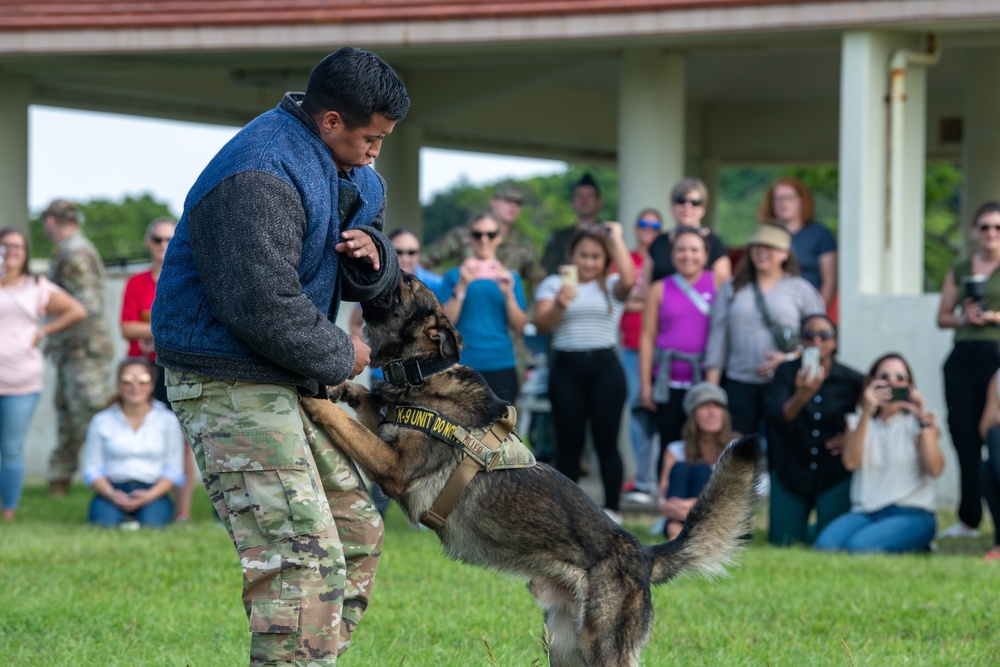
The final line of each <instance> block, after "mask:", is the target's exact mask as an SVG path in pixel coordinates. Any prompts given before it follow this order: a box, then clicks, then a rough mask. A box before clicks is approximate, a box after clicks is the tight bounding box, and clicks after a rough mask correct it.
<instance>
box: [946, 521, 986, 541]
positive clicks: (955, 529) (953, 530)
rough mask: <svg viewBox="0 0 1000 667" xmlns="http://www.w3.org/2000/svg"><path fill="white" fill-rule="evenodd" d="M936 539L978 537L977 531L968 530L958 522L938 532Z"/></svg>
mask: <svg viewBox="0 0 1000 667" xmlns="http://www.w3.org/2000/svg"><path fill="white" fill-rule="evenodd" d="M937 537H938V538H942V537H979V529H978V528H969V527H968V526H966V525H965V524H964V523H962V522H961V521H959V522H957V523H955V524H953V525H951V526H948V527H947V528H945V529H944V530H942V531H941V532H939V533H938V534H937Z"/></svg>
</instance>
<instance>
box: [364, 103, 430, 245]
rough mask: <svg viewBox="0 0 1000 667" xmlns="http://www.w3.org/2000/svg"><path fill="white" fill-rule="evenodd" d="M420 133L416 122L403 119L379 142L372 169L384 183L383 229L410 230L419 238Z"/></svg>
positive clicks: (420, 226) (420, 216) (421, 141)
mask: <svg viewBox="0 0 1000 667" xmlns="http://www.w3.org/2000/svg"><path fill="white" fill-rule="evenodd" d="M422 143H423V130H422V128H421V126H420V123H419V122H418V121H416V120H408V119H406V118H404V119H403V120H401V121H400V122H399V123H397V124H396V127H395V129H393V131H392V133H391V134H390V135H389V136H387V137H386V138H385V141H383V142H382V150H381V152H380V153H379V156H378V158H377V159H376V160H375V170H376V171H377V172H378V173H379V174H380V175H381V176H382V178H384V179H385V181H386V200H385V229H386V231H389V230H392V229H396V228H397V227H407V228H409V229H412V230H413V231H414V232H415V233H416V234H417V236H422V235H423V226H424V224H423V217H422V215H421V210H420V146H421V144H422Z"/></svg>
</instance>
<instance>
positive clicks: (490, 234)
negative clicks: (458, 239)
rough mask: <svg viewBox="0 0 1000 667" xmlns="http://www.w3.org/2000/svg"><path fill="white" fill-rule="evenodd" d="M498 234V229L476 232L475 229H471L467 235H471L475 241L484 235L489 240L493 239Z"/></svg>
mask: <svg viewBox="0 0 1000 667" xmlns="http://www.w3.org/2000/svg"><path fill="white" fill-rule="evenodd" d="M499 235H500V232H498V231H497V232H477V231H475V230H473V231H471V232H469V236H471V237H472V238H474V239H476V240H477V241H479V240H482V238H483V237H484V236H485V237H487V238H489V240H490V241H492V240H493V239H495V238H496V237H497V236H499Z"/></svg>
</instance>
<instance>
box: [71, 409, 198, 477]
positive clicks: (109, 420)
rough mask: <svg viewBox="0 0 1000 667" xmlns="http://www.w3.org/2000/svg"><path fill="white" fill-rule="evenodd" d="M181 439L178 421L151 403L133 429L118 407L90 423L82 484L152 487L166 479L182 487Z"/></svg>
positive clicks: (101, 414)
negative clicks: (105, 480)
mask: <svg viewBox="0 0 1000 667" xmlns="http://www.w3.org/2000/svg"><path fill="white" fill-rule="evenodd" d="M185 447H186V445H185V444H184V435H183V433H182V432H181V425H180V422H178V421H177V417H175V416H174V413H173V412H171V411H170V408H168V407H167V406H166V405H164V404H163V403H160V402H159V401H153V409H152V410H150V411H149V412H148V413H146V416H145V418H144V419H143V420H142V425H140V426H139V428H138V429H133V428H132V425H131V424H129V422H128V419H127V418H126V417H125V413H124V412H122V409H121V407H119V405H118V404H117V403H115V404H114V405H112V406H111V407H110V408H106V409H104V410H101V411H100V412H98V413H97V414H96V415H94V418H93V419H92V420H90V427H89V428H88V429H87V441H86V443H85V444H84V450H83V481H84V482H86V483H87V485H88V486H89V485H91V484H93V483H94V480H96V479H100V478H101V477H107V478H108V480H110V481H111V482H116V483H117V482H128V481H135V482H143V483H145V484H152V483H154V482H155V481H156V480H158V479H160V478H161V477H166V478H167V479H169V480H170V481H172V482H173V483H174V486H176V487H178V488H179V487H181V486H184V448H185Z"/></svg>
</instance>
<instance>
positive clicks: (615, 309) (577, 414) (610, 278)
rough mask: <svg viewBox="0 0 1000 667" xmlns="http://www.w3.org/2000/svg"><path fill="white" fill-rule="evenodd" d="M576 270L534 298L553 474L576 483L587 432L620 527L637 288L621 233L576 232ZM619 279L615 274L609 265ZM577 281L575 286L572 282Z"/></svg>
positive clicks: (544, 285)
mask: <svg viewBox="0 0 1000 667" xmlns="http://www.w3.org/2000/svg"><path fill="white" fill-rule="evenodd" d="M569 256H570V258H571V259H572V261H573V264H572V267H573V268H574V269H575V271H567V272H566V274H565V275H566V276H567V277H566V279H564V278H563V277H562V276H559V275H552V276H549V277H548V278H546V279H545V280H543V281H542V282H541V283H540V284H539V285H538V290H537V291H536V292H535V326H537V327H538V332H539V333H551V334H552V344H551V348H552V361H551V362H550V365H549V368H550V370H549V400H550V401H551V403H552V423H553V425H554V427H555V436H556V464H555V467H556V470H558V471H559V472H561V473H563V474H564V475H566V476H567V477H569V478H570V479H571V480H573V481H574V482H575V481H577V480H578V479H579V478H580V456H581V455H582V454H583V443H584V442H585V440H586V434H587V429H588V427H589V429H590V432H591V435H592V436H593V441H594V449H595V450H596V451H597V457H598V460H599V462H600V465H601V481H602V482H603V484H604V507H605V512H607V513H608V516H610V517H611V518H612V519H613V520H614V521H616V522H617V523H619V524H620V523H621V520H622V516H621V513H620V512H619V500H620V496H621V487H622V461H621V457H620V456H619V455H618V428H619V426H620V425H621V419H622V408H623V407H624V405H625V399H626V396H627V388H626V385H625V372H624V370H622V365H621V363H620V362H619V361H618V355H617V354H616V353H615V348H616V346H617V345H618V323H619V321H620V320H621V316H622V312H623V311H624V310H625V300H626V299H627V298H628V294H629V290H631V289H632V285H633V284H634V283H635V267H634V266H633V264H632V257H631V256H630V255H629V251H628V248H627V247H626V245H625V241H624V240H623V239H622V226H621V224H619V223H617V222H605V223H603V225H602V226H601V227H600V228H585V229H581V230H579V231H577V232H576V233H575V234H574V235H573V238H572V239H571V240H570V243H569ZM612 263H614V264H615V265H616V266H617V267H618V273H614V274H613V273H611V265H612ZM574 274H575V280H574V277H573V276H574Z"/></svg>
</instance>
